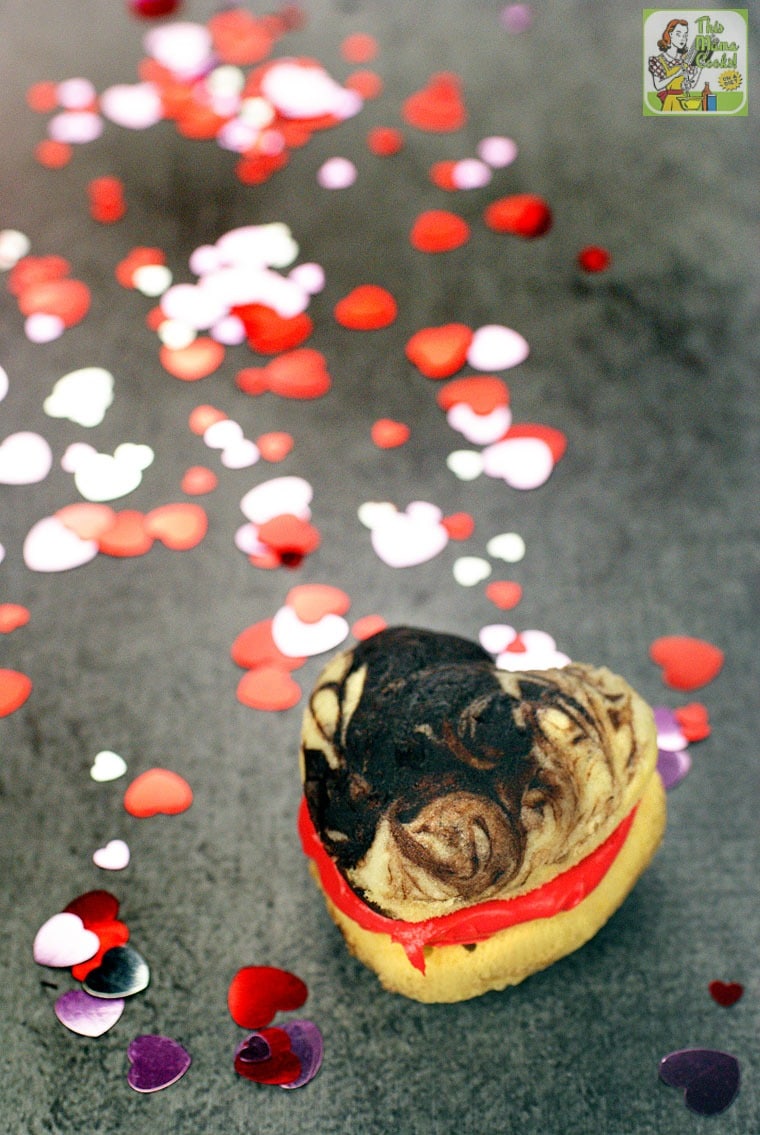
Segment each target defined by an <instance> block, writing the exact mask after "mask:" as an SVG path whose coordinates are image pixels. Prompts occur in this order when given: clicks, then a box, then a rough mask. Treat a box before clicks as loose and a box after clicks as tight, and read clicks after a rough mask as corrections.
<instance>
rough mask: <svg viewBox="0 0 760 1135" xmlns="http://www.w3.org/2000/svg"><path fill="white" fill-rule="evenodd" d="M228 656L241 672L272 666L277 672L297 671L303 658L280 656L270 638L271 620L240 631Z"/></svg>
mask: <svg viewBox="0 0 760 1135" xmlns="http://www.w3.org/2000/svg"><path fill="white" fill-rule="evenodd" d="M230 656H231V658H232V661H233V662H234V663H235V665H236V666H240V667H242V669H243V670H253V669H254V668H256V667H262V666H273V667H275V668H277V669H278V670H298V669H299V668H300V667H301V666H303V664H304V663H305V661H306V659H305V658H290V657H289V656H288V655H286V654H282V653H281V651H280V650H279V649H278V647H277V645H276V644H275V641H274V639H273V638H272V620H271V619H262V620H261V621H260V622H258V623H253V624H252V625H251V626H250V627H246V628H245V630H244V631H241V632H240V634H239V635H238V636H237V638H236V639H235V641H234V642H233V644H232V647H231V649H230Z"/></svg>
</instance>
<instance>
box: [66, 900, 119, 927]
mask: <svg viewBox="0 0 760 1135" xmlns="http://www.w3.org/2000/svg"><path fill="white" fill-rule="evenodd" d="M65 909H66V913H67V914H75V915H76V916H77V917H78V918H81V920H82V922H83V924H84V925H85V926H86V927H87V929H88V930H95V931H96V932H97V933H99V932H100V928H101V927H102V926H110V925H111V924H112V923H113V922H114V920H115V918H116V916H117V914H118V913H119V900H118V899H117V898H116V896H115V895H112V894H111V892H110V891H104V890H94V891H86V892H85V893H84V894H83V895H77V897H76V898H75V899H72V901H71V902H70V903H69V904H68V906H66V908H65Z"/></svg>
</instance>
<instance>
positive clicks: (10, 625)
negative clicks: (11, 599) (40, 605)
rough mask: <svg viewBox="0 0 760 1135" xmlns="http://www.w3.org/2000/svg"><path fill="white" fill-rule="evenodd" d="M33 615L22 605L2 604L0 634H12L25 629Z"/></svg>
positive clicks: (0, 607) (0, 609)
mask: <svg viewBox="0 0 760 1135" xmlns="http://www.w3.org/2000/svg"><path fill="white" fill-rule="evenodd" d="M30 618H31V615H30V613H29V609H28V608H27V607H23V606H22V605H21V604H20V603H0V634H10V633H11V631H17V630H18V629H19V628H20V627H25V626H26V624H27V623H28V622H29V620H30Z"/></svg>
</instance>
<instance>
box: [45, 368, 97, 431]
mask: <svg viewBox="0 0 760 1135" xmlns="http://www.w3.org/2000/svg"><path fill="white" fill-rule="evenodd" d="M113 384H114V380H113V375H112V374H111V372H110V371H107V370H105V369H104V368H103V367H81V368H80V369H79V370H72V371H69V373H68V374H64V375H63V377H62V378H59V379H58V381H57V382H56V384H55V385H54V387H53V389H52V391H51V392H50V394H49V395H48V397H47V398H46V399H45V401H44V402H43V404H42V408H43V410H44V411H45V413H46V414H49V416H50V417H51V418H66V419H68V421H70V422H76V424H77V425H79V426H85V427H87V428H91V427H92V426H99V425H100V423H101V422H102V421H103V418H104V417H105V413H106V410H107V409H108V407H109V406H110V405H111V403H112V402H113Z"/></svg>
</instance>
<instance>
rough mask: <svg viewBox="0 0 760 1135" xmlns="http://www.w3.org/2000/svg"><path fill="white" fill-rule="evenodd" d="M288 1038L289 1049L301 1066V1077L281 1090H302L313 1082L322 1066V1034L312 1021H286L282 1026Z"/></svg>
mask: <svg viewBox="0 0 760 1135" xmlns="http://www.w3.org/2000/svg"><path fill="white" fill-rule="evenodd" d="M282 1028H283V1029H284V1031H285V1032H286V1033H287V1034H288V1036H289V1037H290V1047H291V1048H292V1050H293V1052H294V1053H295V1055H296V1056H297V1057H298V1059H299V1061H300V1064H301V1075H300V1076H298V1077H297V1078H296V1079H295V1080H293V1081H291V1082H290V1083H288V1084H280V1087H281V1088H302V1087H303V1086H304V1084H308V1083H309V1081H310V1080H313V1079H314V1077H315V1076H316V1074H317V1072H318V1071H319V1069H320V1067H321V1066H322V1054H323V1052H324V1043H323V1041H322V1033H321V1032H320V1030H319V1029H318V1027H317V1026H316V1025H315V1024H314V1022H313V1021H286V1022H285V1024H284V1025H283V1026H282Z"/></svg>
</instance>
